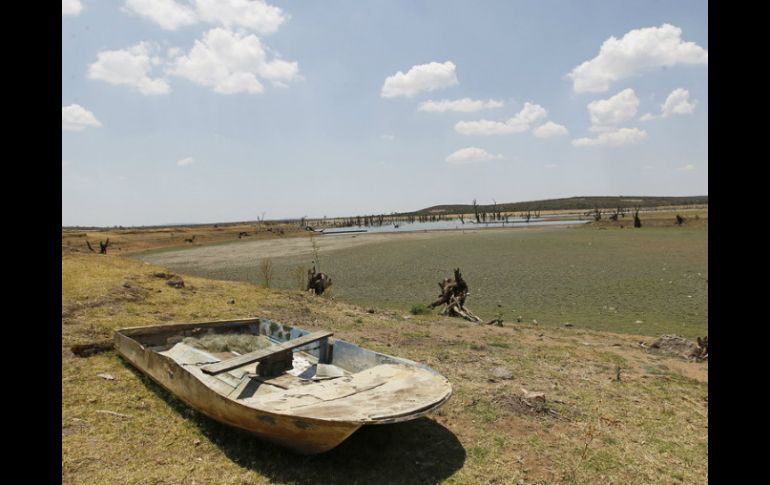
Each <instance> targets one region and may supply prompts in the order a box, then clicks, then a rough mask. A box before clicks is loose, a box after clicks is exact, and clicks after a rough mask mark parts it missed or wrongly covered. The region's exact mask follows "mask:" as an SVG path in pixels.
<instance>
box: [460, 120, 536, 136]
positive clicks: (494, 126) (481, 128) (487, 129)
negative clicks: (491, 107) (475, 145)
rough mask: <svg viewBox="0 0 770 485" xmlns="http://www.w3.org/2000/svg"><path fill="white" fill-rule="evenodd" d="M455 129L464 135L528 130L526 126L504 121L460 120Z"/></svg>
mask: <svg viewBox="0 0 770 485" xmlns="http://www.w3.org/2000/svg"><path fill="white" fill-rule="evenodd" d="M455 131H456V132H457V133H460V134H462V135H507V134H509V133H521V132H522V131H527V127H526V126H522V125H516V126H512V125H509V124H507V123H503V122H502V121H489V120H478V121H458V122H457V123H456V124H455Z"/></svg>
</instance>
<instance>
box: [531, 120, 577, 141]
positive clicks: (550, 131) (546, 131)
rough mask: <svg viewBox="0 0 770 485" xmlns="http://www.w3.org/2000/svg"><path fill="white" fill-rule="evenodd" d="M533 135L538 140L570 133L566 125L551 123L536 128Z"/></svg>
mask: <svg viewBox="0 0 770 485" xmlns="http://www.w3.org/2000/svg"><path fill="white" fill-rule="evenodd" d="M532 133H533V134H534V135H535V136H536V137H538V138H553V137H554V136H561V135H566V134H567V133H568V131H567V128H566V127H565V126H564V125H559V124H557V123H554V122H553V121H549V122H547V123H544V124H542V125H540V126H538V127H537V128H535V129H534V130H533V131H532Z"/></svg>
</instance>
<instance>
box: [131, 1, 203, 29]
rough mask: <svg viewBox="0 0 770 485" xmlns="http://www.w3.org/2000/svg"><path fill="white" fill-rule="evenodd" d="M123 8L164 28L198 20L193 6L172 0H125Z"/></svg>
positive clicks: (176, 26)
mask: <svg viewBox="0 0 770 485" xmlns="http://www.w3.org/2000/svg"><path fill="white" fill-rule="evenodd" d="M123 10H124V11H126V12H129V13H133V14H136V15H139V16H140V17H144V18H146V19H148V20H150V21H152V22H155V23H156V24H158V25H159V26H160V27H161V28H163V29H166V30H176V29H178V28H179V27H185V26H187V25H193V24H195V23H197V22H198V16H197V14H196V12H195V8H193V7H192V6H189V5H184V4H180V3H178V2H175V1H174V0H126V4H125V6H124V7H123Z"/></svg>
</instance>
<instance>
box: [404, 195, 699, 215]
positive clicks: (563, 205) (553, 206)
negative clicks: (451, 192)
mask: <svg viewBox="0 0 770 485" xmlns="http://www.w3.org/2000/svg"><path fill="white" fill-rule="evenodd" d="M708 203H709V198H708V195H693V196H683V197H647V196H622V195H621V196H605V197H594V196H591V197H569V198H564V199H545V200H531V201H525V202H508V203H503V204H497V209H498V210H500V211H502V212H518V211H526V210H543V211H547V210H591V209H593V208H594V207H599V208H600V209H614V208H616V207H618V206H622V207H626V208H631V207H665V206H674V205H699V204H708ZM492 207H493V205H492V204H486V205H479V206H478V209H479V211H482V212H489V211H491V209H492ZM471 213H473V204H446V205H434V206H432V207H427V208H425V209H420V210H417V211H414V212H411V213H410V214H413V215H427V214H471Z"/></svg>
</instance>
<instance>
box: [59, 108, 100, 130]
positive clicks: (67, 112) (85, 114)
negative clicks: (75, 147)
mask: <svg viewBox="0 0 770 485" xmlns="http://www.w3.org/2000/svg"><path fill="white" fill-rule="evenodd" d="M89 126H91V127H99V126H102V124H101V123H100V122H99V120H97V119H96V116H94V114H93V113H91V112H90V111H88V110H87V109H85V108H84V107H82V106H80V105H79V104H71V105H69V106H62V108H61V129H62V130H67V131H81V130H83V129H85V128H87V127H89Z"/></svg>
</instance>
